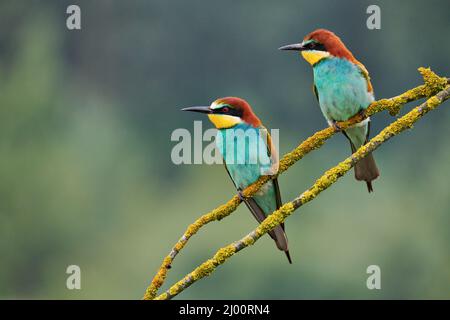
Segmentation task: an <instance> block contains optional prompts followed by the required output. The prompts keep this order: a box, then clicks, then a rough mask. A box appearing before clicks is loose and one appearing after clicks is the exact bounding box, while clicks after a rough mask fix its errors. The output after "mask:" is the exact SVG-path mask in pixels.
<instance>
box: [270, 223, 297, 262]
mask: <svg viewBox="0 0 450 320" xmlns="http://www.w3.org/2000/svg"><path fill="white" fill-rule="evenodd" d="M271 236H272V238H273V240H274V241H275V243H276V245H277V248H278V249H280V250H281V251H284V253H285V254H286V257H287V259H288V261H289V263H291V264H292V260H291V255H290V254H289V249H288V239H287V235H286V232H284V229H283V227H282V226H276V227H275V228H274V229H273V230H272V231H271Z"/></svg>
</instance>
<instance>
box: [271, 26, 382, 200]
mask: <svg viewBox="0 0 450 320" xmlns="http://www.w3.org/2000/svg"><path fill="white" fill-rule="evenodd" d="M279 49H280V50H295V51H300V52H301V54H302V56H303V58H304V59H305V60H306V61H307V62H308V63H309V64H311V66H312V68H313V73H314V86H313V89H314V93H315V95H316V97H317V99H318V101H319V105H320V109H321V110H322V113H323V115H324V116H325V118H326V119H327V121H328V123H329V124H330V125H332V126H334V127H336V128H337V129H339V128H338V127H337V125H336V122H337V121H345V120H348V119H349V118H351V117H353V116H354V115H356V114H357V113H364V111H365V110H366V109H367V107H368V106H369V105H370V103H371V102H372V101H374V94H373V88H372V84H371V83H370V77H369V73H368V71H367V69H366V68H365V67H364V65H363V64H362V63H361V62H359V61H358V60H356V59H355V57H354V56H353V54H352V53H351V52H350V50H348V49H347V47H346V46H345V45H344V43H343V42H342V41H341V39H340V38H339V37H338V36H336V35H335V34H334V33H333V32H331V31H329V30H325V29H318V30H315V31H313V32H311V33H310V34H308V35H307V36H306V37H305V38H304V39H303V42H301V43H297V44H290V45H287V46H283V47H281V48H279ZM369 131H370V119H369V118H368V119H366V120H365V121H363V122H361V123H358V124H357V125H355V126H353V127H350V128H348V129H345V130H344V131H343V133H344V135H345V136H346V137H347V139H348V140H349V141H350V145H351V149H352V153H353V152H355V151H356V150H357V149H358V148H359V147H361V146H362V145H364V144H365V143H367V140H368V136H369ZM379 175H380V173H379V171H378V168H377V166H376V164H375V160H374V158H373V156H372V154H369V155H368V156H366V157H365V158H364V159H361V160H360V161H359V162H358V163H357V164H356V165H355V177H356V179H357V180H363V181H366V183H367V189H368V190H369V192H371V191H373V188H372V180H375V179H376V178H377V177H378V176H379Z"/></svg>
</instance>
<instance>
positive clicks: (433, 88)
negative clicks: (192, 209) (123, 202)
mask: <svg viewBox="0 0 450 320" xmlns="http://www.w3.org/2000/svg"><path fill="white" fill-rule="evenodd" d="M419 72H420V73H421V74H422V76H423V79H424V84H423V85H420V86H418V87H416V88H413V89H411V90H408V91H407V92H405V93H402V94H401V95H398V96H396V97H393V98H390V99H381V100H378V101H375V102H373V103H372V104H371V105H370V106H369V107H368V108H367V110H366V112H365V114H364V115H362V114H359V115H356V116H355V117H353V118H351V119H350V120H348V121H345V122H341V123H339V127H340V128H341V129H345V128H348V127H349V126H351V125H353V124H355V123H358V122H360V121H362V120H364V119H365V118H367V117H369V116H371V115H373V114H375V113H378V112H381V111H384V110H388V111H389V113H390V114H391V115H396V114H398V112H399V111H400V109H401V107H402V106H403V105H405V104H406V103H408V102H411V101H415V100H418V99H421V98H424V97H431V96H432V95H433V94H436V93H437V92H439V91H440V90H442V89H443V88H444V87H445V86H446V85H447V83H448V79H446V78H442V77H439V76H437V75H436V74H434V73H433V72H432V71H431V70H430V69H429V68H428V69H426V68H419ZM336 132H337V131H336V130H335V129H334V128H331V127H329V128H326V129H323V130H321V131H318V132H316V133H315V134H314V135H312V136H311V137H309V138H308V139H306V140H305V141H303V142H302V143H301V144H300V145H299V146H298V147H296V148H295V149H294V150H293V151H291V152H289V153H287V154H286V155H285V156H284V157H283V158H282V159H281V160H280V166H279V171H278V173H277V175H274V176H263V177H261V178H260V179H258V181H256V182H255V183H254V184H252V185H250V186H249V187H247V188H246V189H245V190H244V191H243V194H244V196H246V197H251V196H252V195H253V194H254V193H256V192H257V191H258V190H259V188H261V186H262V185H264V184H265V183H266V182H267V181H268V180H270V179H273V178H275V177H277V176H278V175H280V174H282V173H283V172H285V171H286V170H288V169H289V167H291V166H292V165H293V164H294V163H296V162H297V161H299V160H300V159H302V158H303V157H304V156H305V155H306V154H308V153H309V152H311V151H313V150H315V149H318V148H320V147H321V146H322V145H323V144H324V143H325V141H326V140H328V139H329V138H330V137H332V136H333V135H334V134H335V133H336ZM240 202H241V201H240V199H239V197H238V196H234V197H233V198H231V199H230V200H229V201H228V202H227V203H225V204H223V205H221V206H219V207H217V208H216V209H214V210H212V211H210V212H209V213H206V214H204V215H203V216H201V217H200V218H199V219H197V220H196V221H195V222H194V223H192V224H191V225H189V227H188V228H187V229H186V231H185V232H184V234H183V236H182V237H181V238H180V239H179V240H178V242H177V243H176V244H175V245H174V246H173V247H172V250H171V252H170V253H169V255H168V256H166V257H165V258H164V260H163V263H162V265H161V266H160V268H159V270H158V273H157V274H156V275H155V276H154V278H153V280H152V282H151V284H150V286H149V287H148V288H147V290H146V292H145V295H144V299H145V300H150V299H154V298H155V297H156V295H157V293H158V289H159V288H160V287H161V286H162V285H163V283H164V281H165V279H166V277H167V273H168V270H169V269H170V268H171V264H172V262H173V260H174V259H175V257H176V255H177V254H178V252H179V251H180V250H182V249H183V248H184V246H185V245H186V243H187V242H188V241H189V239H190V238H191V237H192V236H193V235H195V234H196V233H197V232H198V230H199V229H200V228H201V227H203V226H204V225H206V224H208V223H209V222H212V221H217V220H221V219H223V218H225V217H227V216H229V215H230V214H231V213H232V212H233V211H235V210H236V208H237V207H238V206H239V204H240Z"/></svg>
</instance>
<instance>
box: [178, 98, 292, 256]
mask: <svg viewBox="0 0 450 320" xmlns="http://www.w3.org/2000/svg"><path fill="white" fill-rule="evenodd" d="M182 110H183V111H194V112H201V113H205V114H207V115H208V117H209V120H211V122H212V123H213V124H214V126H215V127H216V128H217V129H218V132H217V135H216V141H215V142H216V146H217V149H218V150H219V151H220V153H221V155H222V157H223V159H224V164H225V169H226V170H227V172H228V175H229V176H230V178H231V180H232V181H233V183H234V185H235V187H236V189H237V190H238V193H239V197H240V198H241V200H242V201H243V202H244V203H245V204H246V205H247V207H248V209H249V210H250V212H251V213H252V214H253V216H254V217H255V218H256V220H257V221H258V222H259V223H261V222H262V221H263V220H264V219H265V218H266V217H267V215H269V214H271V213H272V212H274V211H275V210H277V209H279V208H280V207H281V204H282V203H281V196H280V189H279V186H278V181H277V179H273V180H270V181H268V182H267V183H266V184H265V185H264V186H262V187H261V189H260V190H259V191H258V192H257V193H256V194H255V195H253V197H251V198H246V197H244V196H243V195H242V190H244V189H245V188H246V187H247V186H249V185H251V184H252V183H254V182H255V181H257V180H258V178H259V177H261V176H262V175H273V174H274V173H276V171H277V169H278V154H277V152H276V149H275V147H274V145H273V143H272V140H271V138H270V135H269V133H268V131H267V129H266V128H265V127H264V126H263V125H262V123H261V121H260V120H259V119H258V117H257V116H256V115H255V114H254V113H253V110H252V108H251V107H250V105H249V104H248V103H247V102H246V101H245V100H243V99H240V98H236V97H226V98H221V99H218V100H216V101H214V102H213V103H212V104H211V105H210V106H207V107H190V108H184V109H182ZM269 235H270V236H271V237H272V239H273V240H274V241H275V243H276V245H277V247H278V249H280V250H282V251H284V252H285V253H286V256H287V258H288V260H289V263H292V261H291V257H290V255H289V250H288V239H287V236H286V233H285V231H284V224H282V225H279V226H276V227H275V228H274V229H273V230H271V231H270V232H269Z"/></svg>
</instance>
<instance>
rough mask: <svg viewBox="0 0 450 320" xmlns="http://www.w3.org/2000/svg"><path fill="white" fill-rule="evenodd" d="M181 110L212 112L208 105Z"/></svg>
mask: <svg viewBox="0 0 450 320" xmlns="http://www.w3.org/2000/svg"><path fill="white" fill-rule="evenodd" d="M181 111H192V112H200V113H212V111H211V109H210V108H209V107H189V108H184V109H181Z"/></svg>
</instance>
